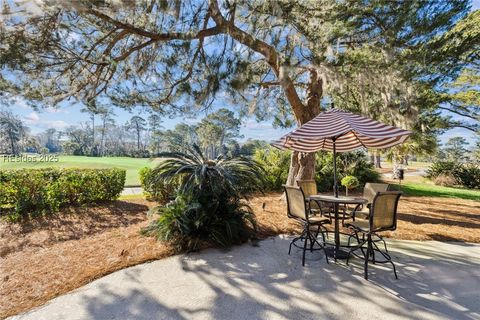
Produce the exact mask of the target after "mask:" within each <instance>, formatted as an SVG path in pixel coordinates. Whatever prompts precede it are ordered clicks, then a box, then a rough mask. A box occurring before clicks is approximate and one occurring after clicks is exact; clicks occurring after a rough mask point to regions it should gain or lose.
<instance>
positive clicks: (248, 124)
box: [12, 0, 480, 143]
mask: <svg viewBox="0 0 480 320" xmlns="http://www.w3.org/2000/svg"><path fill="white" fill-rule="evenodd" d="M477 9H480V0H474V1H473V2H472V10H477ZM225 107H227V108H228V107H229V106H225ZM12 109H13V111H14V112H15V113H16V114H18V115H19V116H20V117H21V118H22V119H23V120H24V121H25V122H26V124H27V125H28V126H29V127H30V128H31V130H32V133H38V132H41V131H44V130H45V129H47V128H55V129H58V130H62V129H65V128H66V127H68V126H70V125H78V124H79V123H80V122H85V121H89V118H88V115H87V114H85V113H82V112H81V111H80V109H81V105H79V104H64V105H62V106H61V107H60V108H58V109H54V108H47V109H41V110H38V111H35V110H33V109H32V108H31V107H30V106H28V105H27V103H26V102H25V101H23V100H22V99H17V100H16V102H15V103H14V104H13V105H12ZM115 113H116V121H117V123H125V122H126V121H127V120H128V119H129V118H131V117H132V116H133V115H135V114H140V115H142V114H144V115H145V117H146V116H147V114H145V112H144V111H142V110H141V109H137V110H134V111H133V112H128V111H125V110H122V109H120V108H115ZM204 116H205V114H198V115H197V116H196V117H194V118H188V119H183V118H173V119H169V118H165V119H164V122H163V123H162V126H163V127H164V128H165V129H171V128H173V127H174V126H175V125H176V124H178V123H180V122H186V123H189V124H193V123H196V122H198V121H199V120H200V119H201V118H202V117H204ZM288 131H290V130H285V129H275V128H273V126H272V125H271V123H270V122H256V121H255V119H253V118H252V119H245V120H244V123H243V124H242V128H241V134H242V135H243V136H244V138H243V139H242V140H246V139H248V138H251V139H263V140H274V139H277V138H279V137H280V136H282V135H284V134H285V133H287V132H288ZM453 136H463V137H465V138H466V139H467V140H468V141H470V142H473V141H474V139H475V135H474V134H473V133H471V132H470V131H468V130H465V129H461V128H455V129H451V130H449V131H447V132H446V133H444V134H443V135H442V136H441V137H440V139H441V141H442V143H444V142H445V141H446V140H448V139H449V138H450V137H453Z"/></svg>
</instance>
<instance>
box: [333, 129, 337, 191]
mask: <svg viewBox="0 0 480 320" xmlns="http://www.w3.org/2000/svg"><path fill="white" fill-rule="evenodd" d="M335 140H337V138H332V141H333V193H334V195H335V198H338V183H337V149H336V146H335Z"/></svg>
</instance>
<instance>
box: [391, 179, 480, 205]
mask: <svg viewBox="0 0 480 320" xmlns="http://www.w3.org/2000/svg"><path fill="white" fill-rule="evenodd" d="M395 188H396V189H399V190H402V191H403V192H404V193H405V194H406V195H410V196H417V197H441V198H460V199H467V200H476V201H480V190H471V189H462V188H450V187H442V186H436V185H434V184H429V183H405V184H402V185H398V184H397V185H395Z"/></svg>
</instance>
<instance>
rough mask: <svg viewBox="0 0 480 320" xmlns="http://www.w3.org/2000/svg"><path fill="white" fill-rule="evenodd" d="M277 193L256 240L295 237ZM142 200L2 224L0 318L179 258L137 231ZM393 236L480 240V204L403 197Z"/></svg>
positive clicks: (262, 204)
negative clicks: (94, 282)
mask: <svg viewBox="0 0 480 320" xmlns="http://www.w3.org/2000/svg"><path fill="white" fill-rule="evenodd" d="M280 198H281V195H280V194H279V193H273V194H267V195H264V196H257V197H255V198H252V200H251V201H250V204H251V206H252V208H253V209H254V211H255V213H256V216H257V220H258V227H259V237H260V238H264V237H268V236H273V235H276V234H284V233H287V234H292V233H297V232H298V231H299V229H298V226H297V225H296V224H295V223H293V222H292V221H291V220H289V219H287V218H286V215H285V212H286V204H285V203H284V202H283V201H281V200H280ZM153 205H154V204H153V203H151V202H148V201H146V200H143V199H140V198H139V199H132V200H128V201H116V202H114V203H111V204H108V205H104V206H99V207H83V208H74V209H67V210H64V212H62V214H61V215H57V216H50V217H46V218H41V219H35V220H33V221H29V222H23V223H16V224H11V223H6V222H0V275H1V276H0V296H1V297H2V298H1V299H0V318H2V317H7V316H9V315H13V314H17V313H19V312H23V311H27V310H29V309H32V308H33V307H36V306H39V305H42V304H44V303H45V302H47V301H48V300H50V299H52V298H54V297H56V296H58V295H61V294H64V293H66V292H68V291H71V290H73V289H75V288H78V287H80V286H82V285H84V284H86V283H88V282H91V281H92V280H94V279H97V278H99V277H102V276H104V275H106V274H109V273H112V272H114V271H116V270H120V269H123V268H126V267H128V266H132V265H136V264H139V263H143V262H146V261H150V260H155V259H160V258H164V257H167V256H171V255H173V254H175V253H176V252H175V250H174V248H173V247H172V246H169V245H168V244H164V243H161V242H158V241H156V240H155V239H153V238H151V237H145V236H142V235H140V234H139V230H140V228H142V227H143V226H146V225H147V224H148V219H147V217H146V214H145V213H146V211H147V210H148V208H150V207H152V206H153ZM399 211H400V214H399V222H398V229H397V231H395V232H392V233H391V234H390V235H388V236H390V237H392V238H396V239H411V240H441V241H467V242H480V233H479V232H478V229H479V228H480V203H478V202H475V201H470V200H460V199H447V198H427V197H404V198H402V200H401V202H400V208H399Z"/></svg>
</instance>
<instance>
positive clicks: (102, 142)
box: [100, 119, 107, 157]
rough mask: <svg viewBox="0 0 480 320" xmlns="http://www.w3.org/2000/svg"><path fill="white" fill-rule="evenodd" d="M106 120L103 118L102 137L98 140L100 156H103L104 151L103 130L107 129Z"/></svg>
mask: <svg viewBox="0 0 480 320" xmlns="http://www.w3.org/2000/svg"><path fill="white" fill-rule="evenodd" d="M106 127H107V121H106V119H103V128H102V137H101V140H100V157H103V154H104V153H105V151H104V148H105V130H106V129H107V128H106Z"/></svg>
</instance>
